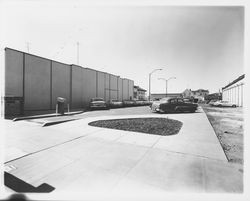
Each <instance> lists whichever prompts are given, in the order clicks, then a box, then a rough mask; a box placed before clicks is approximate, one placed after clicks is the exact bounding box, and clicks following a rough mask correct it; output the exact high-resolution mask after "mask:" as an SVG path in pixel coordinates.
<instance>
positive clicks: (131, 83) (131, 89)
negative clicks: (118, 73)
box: [128, 80, 134, 99]
mask: <svg viewBox="0 0 250 201" xmlns="http://www.w3.org/2000/svg"><path fill="white" fill-rule="evenodd" d="M128 97H129V99H133V97H134V81H132V80H128Z"/></svg>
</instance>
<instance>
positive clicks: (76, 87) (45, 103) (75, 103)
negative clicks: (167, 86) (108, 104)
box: [5, 48, 134, 111]
mask: <svg viewBox="0 0 250 201" xmlns="http://www.w3.org/2000/svg"><path fill="white" fill-rule="evenodd" d="M133 86H134V82H133V81H132V80H128V79H123V78H120V77H119V76H116V75H112V74H109V73H106V72H100V71H96V70H94V69H90V68H83V67H81V66H77V65H68V64H63V63H60V62H57V61H53V60H50V59H46V58H42V57H39V56H36V55H31V54H27V53H24V52H20V51H17V50H14V49H10V48H6V49H5V96H17V97H22V98H23V101H24V106H23V109H24V111H29V110H32V111H36V110H37V111H38V110H55V108H56V99H57V97H63V98H66V100H67V102H66V103H67V104H69V106H70V108H71V109H77V108H79V109H80V108H83V107H86V106H88V105H89V101H90V99H91V98H93V97H101V98H104V99H105V100H106V101H108V100H110V99H119V100H127V99H129V98H130V97H133ZM67 104H66V105H65V108H67Z"/></svg>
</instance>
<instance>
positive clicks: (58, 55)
mask: <svg viewBox="0 0 250 201" xmlns="http://www.w3.org/2000/svg"><path fill="white" fill-rule="evenodd" d="M11 2H12V1H11ZM11 2H9V3H7V1H5V2H2V6H4V7H2V8H4V9H3V10H4V12H2V16H3V18H2V20H3V23H5V25H4V26H3V27H4V31H5V35H4V43H3V44H2V47H10V48H13V49H18V50H20V51H25V52H27V42H29V48H30V51H29V52H30V53H31V54H36V55H39V56H42V57H46V58H49V59H54V60H57V61H60V62H64V63H68V64H76V63H77V51H76V49H77V48H76V43H77V41H79V43H80V65H81V66H84V67H89V68H93V69H96V70H101V71H105V72H109V73H112V74H115V75H119V76H121V77H124V78H129V79H132V80H134V83H135V85H139V86H140V87H142V88H145V89H146V90H148V75H149V73H150V72H151V71H152V70H154V69H156V68H163V71H157V72H155V73H154V74H153V75H152V82H151V93H165V82H164V81H162V80H158V78H160V77H162V78H169V77H172V76H175V77H177V79H176V80H171V81H169V84H168V92H170V93H174V92H183V91H184V90H185V89H186V88H191V89H192V90H196V89H199V88H203V89H208V90H209V91H210V92H211V93H213V92H218V90H219V89H221V88H222V87H224V86H225V85H226V84H228V83H229V82H230V81H232V80H234V79H236V78H237V77H238V76H240V75H242V74H243V73H244V71H243V46H244V37H243V33H244V8H243V7H211V6H210V7H209V6H204V7H190V6H189V7H187V6H186V7H185V6H177V7H173V6H149V5H148V6H146V5H143V4H142V5H138V6H135V5H132V6H124V5H123V6H86V5H84V4H81V3H76V2H75V3H74V4H73V3H66V4H63V3H58V1H52V0H51V1H46V2H44V3H41V2H40V1H39V2H38V3H37V2H32V1H19V3H18V2H14V3H11ZM2 47H1V48H2Z"/></svg>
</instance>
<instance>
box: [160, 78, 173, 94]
mask: <svg viewBox="0 0 250 201" xmlns="http://www.w3.org/2000/svg"><path fill="white" fill-rule="evenodd" d="M171 79H176V77H170V78H168V79H165V78H158V80H165V81H166V97H167V96H168V95H167V94H168V81H169V80H171Z"/></svg>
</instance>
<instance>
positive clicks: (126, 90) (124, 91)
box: [122, 79, 129, 100]
mask: <svg viewBox="0 0 250 201" xmlns="http://www.w3.org/2000/svg"><path fill="white" fill-rule="evenodd" d="M122 99H123V100H128V99H129V84H128V79H122Z"/></svg>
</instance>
